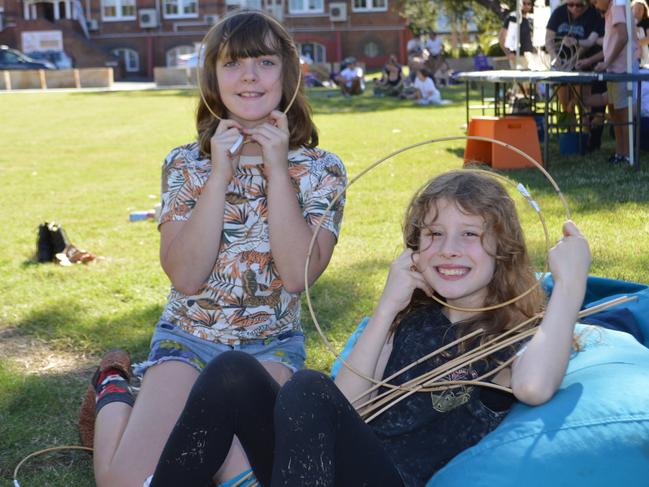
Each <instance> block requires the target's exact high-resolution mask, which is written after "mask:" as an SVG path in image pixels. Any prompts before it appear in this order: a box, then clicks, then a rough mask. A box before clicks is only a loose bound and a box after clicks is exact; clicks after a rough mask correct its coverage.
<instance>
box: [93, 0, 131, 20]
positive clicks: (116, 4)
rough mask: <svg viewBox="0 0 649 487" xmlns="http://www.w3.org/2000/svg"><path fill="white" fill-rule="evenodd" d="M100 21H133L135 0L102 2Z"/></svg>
mask: <svg viewBox="0 0 649 487" xmlns="http://www.w3.org/2000/svg"><path fill="white" fill-rule="evenodd" d="M101 18H102V20H135V0H102V1H101Z"/></svg>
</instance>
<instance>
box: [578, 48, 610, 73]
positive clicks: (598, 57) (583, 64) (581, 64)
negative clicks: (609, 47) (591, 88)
mask: <svg viewBox="0 0 649 487" xmlns="http://www.w3.org/2000/svg"><path fill="white" fill-rule="evenodd" d="M603 59H604V51H599V52H598V53H597V54H594V55H593V56H590V57H587V58H584V59H580V60H579V61H577V64H576V68H577V69H578V70H582V69H585V68H588V67H589V66H592V65H593V64H595V63H598V62H600V61H602V60H603Z"/></svg>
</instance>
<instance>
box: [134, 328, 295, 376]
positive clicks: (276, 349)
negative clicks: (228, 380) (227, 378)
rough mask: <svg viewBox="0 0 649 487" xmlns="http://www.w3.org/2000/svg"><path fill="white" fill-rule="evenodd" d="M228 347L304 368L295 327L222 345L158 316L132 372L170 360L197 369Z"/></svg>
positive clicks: (142, 373)
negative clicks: (147, 346)
mask: <svg viewBox="0 0 649 487" xmlns="http://www.w3.org/2000/svg"><path fill="white" fill-rule="evenodd" d="M230 350H238V351H241V352H245V353H248V354H250V355H252V356H253V357H255V358H256V359H257V360H259V361H260V362H277V363H280V364H282V365H285V366H286V367H288V368H289V369H291V370H292V371H293V372H295V371H297V370H300V369H302V368H304V361H305V360H306V351H305V349H304V334H302V333H301V332H298V331H288V332H285V333H280V334H279V335H277V336H273V337H268V338H263V339H259V340H252V341H248V342H246V343H245V344H241V345H224V344H222V343H217V342H211V341H208V340H204V339H202V338H199V337H197V336H194V335H192V334H191V333H188V332H186V331H184V330H182V329H180V328H179V327H178V326H176V325H174V324H172V323H169V322H167V321H163V320H160V321H159V322H158V324H157V325H156V328H155V331H154V332H153V337H152V338H151V350H150V352H149V356H148V357H147V359H146V360H145V361H144V362H140V363H137V364H133V372H134V373H135V375H137V376H140V377H141V376H143V375H144V373H145V372H146V371H147V369H148V368H149V367H153V366H154V365H157V364H161V363H163V362H168V361H171V360H175V361H179V362H185V363H186V364H189V365H191V366H192V367H194V368H195V369H196V370H197V371H199V372H200V371H201V370H203V368H204V367H205V366H206V365H207V364H208V362H210V360H212V359H213V358H215V357H217V356H219V355H220V354H222V353H224V352H228V351H230Z"/></svg>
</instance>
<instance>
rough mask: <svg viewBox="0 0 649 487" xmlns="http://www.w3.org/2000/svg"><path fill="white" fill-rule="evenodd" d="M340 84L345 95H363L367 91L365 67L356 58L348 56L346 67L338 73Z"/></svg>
mask: <svg viewBox="0 0 649 487" xmlns="http://www.w3.org/2000/svg"><path fill="white" fill-rule="evenodd" d="M338 84H339V85H340V90H341V91H342V93H343V95H345V96H351V95H362V94H363V92H364V91H365V77H364V75H363V68H361V67H360V66H359V65H358V64H357V63H356V59H355V58H353V57H352V58H348V59H347V63H346V66H345V69H343V70H342V71H341V72H340V74H339V75H338Z"/></svg>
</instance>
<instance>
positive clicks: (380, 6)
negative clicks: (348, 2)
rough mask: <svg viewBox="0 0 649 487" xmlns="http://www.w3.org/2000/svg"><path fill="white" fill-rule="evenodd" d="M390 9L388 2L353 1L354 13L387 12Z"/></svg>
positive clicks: (381, 0)
mask: <svg viewBox="0 0 649 487" xmlns="http://www.w3.org/2000/svg"><path fill="white" fill-rule="evenodd" d="M387 9H388V0H353V1H352V11H353V12H376V11H380V12H385V11H386V10H387Z"/></svg>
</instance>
